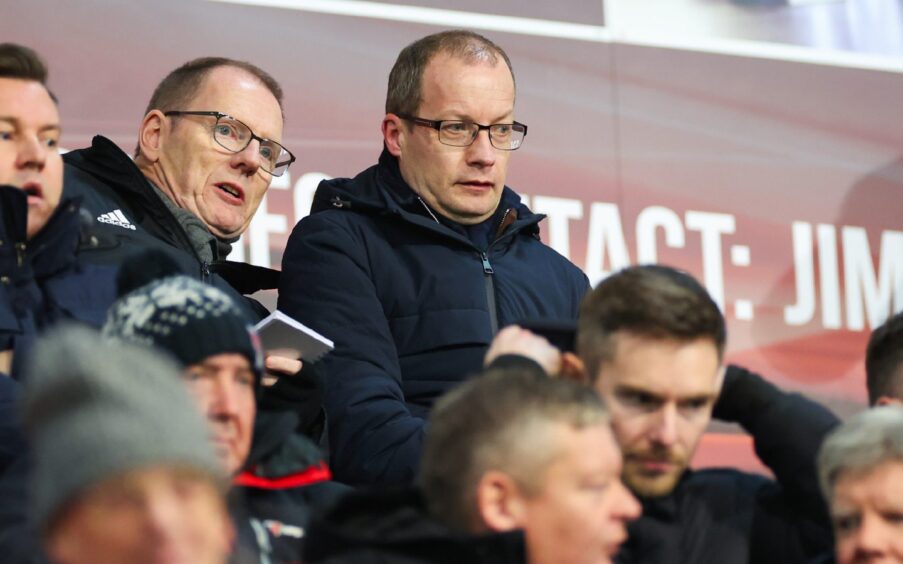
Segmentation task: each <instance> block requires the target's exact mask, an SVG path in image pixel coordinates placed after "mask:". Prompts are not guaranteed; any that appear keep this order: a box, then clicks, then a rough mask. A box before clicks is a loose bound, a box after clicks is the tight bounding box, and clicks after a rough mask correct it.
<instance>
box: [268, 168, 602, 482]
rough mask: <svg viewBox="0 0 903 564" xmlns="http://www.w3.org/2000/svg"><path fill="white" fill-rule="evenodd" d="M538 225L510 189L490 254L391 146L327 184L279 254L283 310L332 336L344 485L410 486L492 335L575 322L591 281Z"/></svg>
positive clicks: (335, 420) (329, 405) (334, 411)
mask: <svg viewBox="0 0 903 564" xmlns="http://www.w3.org/2000/svg"><path fill="white" fill-rule="evenodd" d="M543 217H545V216H542V215H536V214H533V213H532V212H530V210H529V209H527V207H526V206H524V205H523V204H521V202H520V197H519V196H517V194H515V193H514V192H513V191H512V190H510V189H509V188H507V187H506V188H505V190H504V193H503V195H502V200H501V203H500V205H499V208H498V210H497V213H496V217H495V218H494V219H493V220H492V222H493V225H492V232H493V233H494V235H493V236H492V242H491V243H490V244H488V246H486V247H481V246H479V245H478V244H475V243H474V242H473V241H472V240H471V237H470V236H469V235H468V233H467V231H466V230H465V228H463V227H461V226H457V225H454V224H451V222H442V223H440V222H438V221H437V220H436V219H434V218H433V217H431V215H430V214H429V213H428V211H427V210H426V208H425V206H424V204H423V203H422V202H421V201H420V200H419V198H418V197H417V195H416V194H415V193H414V192H413V191H412V190H411V189H410V187H408V186H407V184H406V183H405V182H404V180H403V179H402V177H401V174H400V172H399V169H398V162H397V160H396V159H395V157H392V156H391V155H390V154H389V153H388V152H386V151H384V152H383V154H382V156H381V157H380V162H379V164H378V165H376V166H373V167H371V168H369V169H367V170H365V171H364V172H362V173H361V174H359V175H358V176H357V177H356V178H354V179H337V180H328V181H324V182H322V183H321V184H320V186H319V187H318V189H317V192H316V195H315V197H314V203H313V206H312V209H311V215H309V216H308V217H306V218H304V219H302V220H301V221H300V222H299V223H298V225H297V226H296V227H295V229H294V231H293V232H292V235H291V237H290V238H289V241H288V245H287V247H286V250H285V254H284V255H283V261H282V277H281V282H280V285H279V305H278V307H279V309H280V310H282V311H284V312H285V313H287V314H289V315H291V316H292V317H295V318H296V319H298V320H300V321H301V322H303V323H305V324H307V325H309V326H310V327H312V328H313V329H315V330H317V331H319V332H321V333H322V334H324V335H325V336H327V337H329V338H331V339H333V340H334V341H335V344H336V348H335V351H334V352H333V353H332V354H331V355H328V356H327V357H326V358H325V359H324V363H325V369H326V373H327V374H328V378H327V379H326V394H325V406H326V411H327V415H328V417H329V440H330V449H331V460H330V462H331V467H332V470H333V473H334V475H335V477H336V479H337V480H339V481H342V482H346V483H350V484H353V485H357V484H373V483H383V484H406V483H410V482H411V481H412V480H413V478H414V475H415V471H416V467H417V463H418V460H419V458H420V451H421V443H422V441H423V432H424V424H425V421H426V418H427V415H428V413H429V409H430V407H431V406H432V404H433V402H434V401H435V400H436V398H437V397H439V396H440V395H442V394H443V393H444V392H446V391H447V390H449V389H451V388H452V387H453V386H454V385H455V384H456V383H458V382H460V381H462V380H463V379H464V378H465V376H466V375H467V374H469V373H472V372H476V371H478V370H479V369H480V368H481V366H482V359H483V355H484V353H485V351H486V348H487V346H488V345H489V343H490V342H491V340H492V337H493V335H494V334H495V333H496V331H497V329H498V328H499V327H503V326H505V325H508V324H511V323H516V322H517V321H520V320H523V319H527V318H554V319H574V318H575V317H576V315H577V310H578V307H579V304H580V301H581V299H582V297H583V295H584V294H585V293H586V291H587V290H588V288H589V283H588V281H587V278H586V276H585V275H584V274H583V273H582V272H581V271H580V270H579V269H578V268H577V267H576V266H574V265H573V264H572V263H571V262H570V261H568V260H567V259H566V258H564V257H563V256H561V255H559V254H558V253H557V252H555V251H554V250H552V249H551V248H550V247H548V246H546V245H544V244H543V243H542V242H541V241H540V240H539V226H538V223H539V222H540V220H542V219H543Z"/></svg>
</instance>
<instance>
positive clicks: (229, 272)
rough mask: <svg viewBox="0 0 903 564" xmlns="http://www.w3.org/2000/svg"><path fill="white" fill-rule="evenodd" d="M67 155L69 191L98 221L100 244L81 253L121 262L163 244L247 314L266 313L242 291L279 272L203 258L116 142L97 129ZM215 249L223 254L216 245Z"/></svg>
mask: <svg viewBox="0 0 903 564" xmlns="http://www.w3.org/2000/svg"><path fill="white" fill-rule="evenodd" d="M63 161H64V162H65V164H66V167H65V181H64V192H65V194H67V195H69V196H73V197H76V196H77V197H80V198H82V208H83V209H85V210H87V212H88V213H89V214H90V217H91V218H93V220H94V222H95V223H94V225H93V226H92V228H93V232H94V234H95V236H96V237H97V240H96V244H95V245H93V246H92V248H91V249H90V250H89V251H86V252H84V253H83V256H84V260H86V261H90V262H92V263H95V264H106V265H119V264H121V263H122V262H123V261H124V260H125V258H126V257H128V256H130V255H133V254H136V253H138V252H140V251H145V250H148V249H159V250H161V251H163V252H165V253H166V254H168V255H169V256H171V257H172V258H173V259H174V260H175V261H176V262H177V263H178V264H179V265H180V266H181V269H182V271H183V272H185V273H186V274H188V275H191V276H195V277H197V278H198V279H199V280H202V281H204V282H207V283H209V284H213V285H214V286H216V287H218V288H219V289H221V290H223V291H225V292H226V293H227V294H229V295H230V296H231V297H232V298H233V300H234V301H235V303H236V304H238V305H239V306H240V307H243V308H245V310H246V313H247V314H248V315H249V317H251V318H253V319H260V318H262V317H264V316H265V315H266V313H267V312H266V311H265V310H264V309H263V307H262V306H260V304H259V303H257V302H256V301H253V300H250V299H248V298H244V297H243V296H242V294H251V293H253V292H256V291H257V290H260V289H269V288H275V287H276V284H277V281H278V273H277V272H276V271H273V270H270V269H267V268H261V267H256V266H252V265H248V264H243V263H235V262H227V261H219V260H215V261H214V262H205V261H203V260H201V259H200V258H199V257H198V255H197V252H196V251H195V250H194V247H193V246H192V244H191V241H190V240H189V239H188V235H187V234H186V233H185V230H184V229H183V228H182V226H181V225H179V222H178V221H177V220H176V218H175V217H174V216H173V215H172V213H171V212H170V211H169V209H168V208H167V207H166V205H165V204H164V203H163V201H162V200H161V199H160V197H159V196H158V195H157V193H156V192H155V191H154V189H153V187H152V186H151V184H150V182H148V180H147V178H145V176H144V174H143V173H142V172H141V170H140V169H138V167H137V166H136V165H135V163H134V162H132V159H130V158H129V157H128V155H126V154H125V153H123V152H122V150H120V149H119V147H117V146H116V144H114V143H113V142H112V141H110V140H109V139H107V138H105V137H101V136H99V135H98V136H96V137H94V140H93V142H92V144H91V146H90V147H88V148H86V149H79V150H77V151H72V152H69V153H66V154H65V155H64V156H63ZM211 250H212V252H213V256H214V257H217V256H219V250H218V248H217V246H216V245H213V246H212V247H211Z"/></svg>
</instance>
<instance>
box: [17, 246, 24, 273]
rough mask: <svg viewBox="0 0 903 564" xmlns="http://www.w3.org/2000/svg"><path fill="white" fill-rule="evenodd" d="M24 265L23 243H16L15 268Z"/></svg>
mask: <svg viewBox="0 0 903 564" xmlns="http://www.w3.org/2000/svg"><path fill="white" fill-rule="evenodd" d="M24 263H25V243H16V266H18V267H19V268H21V267H22V265H23V264H24Z"/></svg>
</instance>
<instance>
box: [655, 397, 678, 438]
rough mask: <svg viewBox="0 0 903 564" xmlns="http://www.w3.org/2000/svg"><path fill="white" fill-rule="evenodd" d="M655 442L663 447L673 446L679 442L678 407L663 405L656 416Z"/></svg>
mask: <svg viewBox="0 0 903 564" xmlns="http://www.w3.org/2000/svg"><path fill="white" fill-rule="evenodd" d="M652 438H653V440H654V441H655V442H656V443H658V444H660V445H662V446H672V445H673V444H674V443H676V442H677V407H676V406H674V405H670V404H666V405H663V406H662V407H661V408H660V409H659V410H658V413H657V414H656V421H655V427H654V429H653V433H652Z"/></svg>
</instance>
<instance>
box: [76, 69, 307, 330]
mask: <svg viewBox="0 0 903 564" xmlns="http://www.w3.org/2000/svg"><path fill="white" fill-rule="evenodd" d="M283 121H284V118H283V113H282V89H281V88H280V86H279V84H278V83H277V82H276V81H275V80H274V79H273V78H272V77H271V76H270V75H269V74H267V73H266V72H265V71H263V70H261V69H260V68H258V67H256V66H254V65H252V64H250V63H246V62H243V61H236V60H233V59H226V58H221V57H206V58H201V59H195V60H192V61H189V62H187V63H185V64H184V65H182V66H180V67H179V68H177V69H175V70H173V71H172V72H171V73H169V75H167V76H166V78H164V79H163V80H162V81H161V82H160V84H159V85H158V86H157V88H156V89H155V90H154V93H153V95H152V96H151V99H150V102H149V103H148V105H147V109H146V110H145V114H144V118H143V119H142V121H141V126H140V128H139V130H138V146H137V149H136V154H135V160H134V162H133V161H132V159H130V158H129V156H128V155H126V154H125V153H124V152H122V150H120V149H119V148H118V147H117V146H116V145H115V144H114V143H113V142H112V141H110V140H109V139H106V138H104V137H101V136H97V137H95V138H94V141H93V143H92V145H91V147H89V148H87V149H81V150H78V151H72V152H70V153H67V154H66V156H65V157H64V160H65V162H66V171H65V173H66V183H65V185H66V188H65V189H66V192H67V194H74V195H75V194H77V195H81V196H83V197H84V207H85V208H86V209H88V210H89V211H90V212H91V215H92V218H93V219H94V221H95V222H96V227H97V231H98V238H97V240H96V241H95V244H94V245H93V246H92V248H91V252H90V253H86V256H88V257H90V259H91V260H92V261H95V262H100V263H105V264H106V263H113V264H118V263H119V262H121V261H122V260H123V258H124V257H126V256H127V255H129V254H133V253H135V252H136V251H138V250H144V249H148V248H155V249H160V250H163V251H164V252H166V253H168V254H169V255H170V256H171V257H173V258H174V259H175V260H176V261H177V262H179V264H180V265H181V266H182V268H183V270H184V271H185V272H186V273H189V274H191V275H192V276H194V277H196V278H198V279H199V280H203V281H205V282H209V283H213V284H215V285H217V286H218V287H220V288H221V289H223V290H225V291H227V292H229V293H231V294H232V295H233V297H234V299H235V301H236V303H237V304H239V305H240V306H242V307H248V306H247V304H243V303H242V302H243V300H241V299H238V294H248V293H252V292H254V291H256V290H258V289H260V288H261V287H270V288H273V287H275V279H274V276H273V275H272V273H271V271H268V270H266V269H259V268H255V267H251V266H250V265H244V264H239V263H227V262H225V258H226V255H227V254H228V253H229V251H230V250H231V243H233V242H235V241H237V240H238V238H239V236H240V235H241V234H242V233H243V232H244V231H245V229H247V227H248V224H249V223H250V222H251V218H252V217H253V215H254V212H256V211H257V207H258V205H259V204H260V201H261V198H263V195H264V193H265V192H266V190H267V188H268V187H269V185H270V181H271V180H272V179H273V177H274V176H279V175H281V174H282V173H283V172H285V170H286V169H287V168H288V166H289V165H290V164H291V162H292V161H293V160H294V157H293V156H292V154H291V152H289V151H288V149H286V148H285V147H284V146H283V145H282V144H281V141H282V127H283ZM220 274H222V275H223V277H225V278H228V280H229V282H230V283H231V284H232V285H233V286H234V288H235V289H234V290H233V288H231V287H230V286H229V284H226V282H225V281H224V280H223V277H221V275H220ZM236 290H237V293H236ZM256 312H257V314H263V313H264V312H263V311H261V310H260V308H259V306H258V309H257V310H256Z"/></svg>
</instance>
